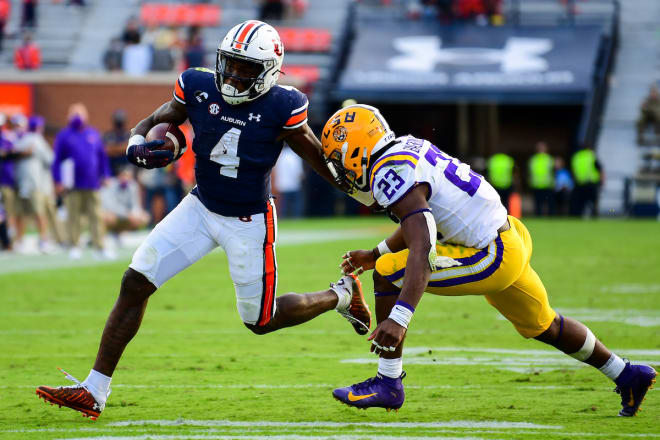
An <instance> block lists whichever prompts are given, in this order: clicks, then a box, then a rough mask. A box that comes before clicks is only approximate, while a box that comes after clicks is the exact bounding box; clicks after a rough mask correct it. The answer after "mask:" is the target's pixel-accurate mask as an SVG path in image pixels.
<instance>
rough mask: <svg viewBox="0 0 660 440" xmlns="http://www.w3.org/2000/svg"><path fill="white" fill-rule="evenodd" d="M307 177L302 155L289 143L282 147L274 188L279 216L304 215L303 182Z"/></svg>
mask: <svg viewBox="0 0 660 440" xmlns="http://www.w3.org/2000/svg"><path fill="white" fill-rule="evenodd" d="M304 178H305V171H304V169H303V162H302V159H301V158H300V156H298V155H297V154H296V153H294V152H293V150H291V148H290V147H289V146H288V145H285V146H284V148H283V149H282V153H281V154H280V157H279V159H278V160H277V163H276V164H275V168H274V169H273V183H274V190H275V191H276V192H277V194H278V197H277V199H276V202H277V215H278V217H282V218H285V217H294V218H298V217H302V216H303V213H304V212H305V205H304V203H305V198H304V197H305V195H304V193H303V186H302V182H303V179H304Z"/></svg>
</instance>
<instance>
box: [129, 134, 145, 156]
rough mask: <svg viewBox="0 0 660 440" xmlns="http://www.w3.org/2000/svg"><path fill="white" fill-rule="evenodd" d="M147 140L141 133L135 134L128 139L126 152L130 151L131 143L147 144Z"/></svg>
mask: <svg viewBox="0 0 660 440" xmlns="http://www.w3.org/2000/svg"><path fill="white" fill-rule="evenodd" d="M146 143H147V140H146V139H145V138H144V136H142V135H141V134H134V135H133V136H131V137H130V138H129V139H128V145H127V146H126V153H128V147H130V146H131V145H142V144H146Z"/></svg>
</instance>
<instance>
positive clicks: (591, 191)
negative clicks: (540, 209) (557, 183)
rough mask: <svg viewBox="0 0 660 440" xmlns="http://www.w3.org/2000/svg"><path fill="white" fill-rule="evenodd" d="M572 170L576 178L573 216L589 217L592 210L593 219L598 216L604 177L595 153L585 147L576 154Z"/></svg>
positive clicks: (572, 208)
mask: <svg viewBox="0 0 660 440" xmlns="http://www.w3.org/2000/svg"><path fill="white" fill-rule="evenodd" d="M571 170H572V171H573V177H575V189H574V190H573V200H572V202H571V205H572V207H571V215H575V216H582V215H587V212H588V211H587V209H590V210H591V214H592V215H593V217H596V216H598V190H599V187H600V185H601V183H602V182H603V175H602V172H601V166H600V162H598V159H596V154H595V153H594V151H593V150H592V149H590V148H589V147H585V148H583V149H582V150H580V151H578V152H577V153H575V154H574V155H573V157H572V158H571Z"/></svg>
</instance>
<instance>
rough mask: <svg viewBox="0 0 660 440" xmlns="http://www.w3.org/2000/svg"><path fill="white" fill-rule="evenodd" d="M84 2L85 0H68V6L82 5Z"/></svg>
mask: <svg viewBox="0 0 660 440" xmlns="http://www.w3.org/2000/svg"><path fill="white" fill-rule="evenodd" d="M85 4H86V2H85V0H69V6H78V7H83V6H85Z"/></svg>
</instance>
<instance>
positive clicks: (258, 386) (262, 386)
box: [0, 369, 578, 390]
mask: <svg viewBox="0 0 660 440" xmlns="http://www.w3.org/2000/svg"><path fill="white" fill-rule="evenodd" d="M535 370H536V369H535ZM526 372H527V371H526ZM345 385H346V384H345V383H336V384H328V383H304V384H277V385H273V384H265V383H257V384H254V383H249V384H248V383H245V384H218V383H210V384H201V385H200V384H177V385H175V384H152V385H144V384H113V385H112V388H113V389H115V388H121V389H127V390H132V389H136V390H149V389H173V390H188V389H198V390H206V389H211V390H213V389H219V390H222V389H251V388H254V389H266V390H280V389H282V390H288V389H308V388H316V389H331V388H339V387H342V386H345ZM510 386H511V385H510V384H503V383H502V384H489V385H450V384H440V385H411V384H406V389H407V390H409V389H412V390H469V389H484V388H504V387H510ZM35 387H36V385H34V384H30V385H0V389H2V390H7V389H34V388H35ZM577 387H578V385H518V386H516V388H521V389H530V390H559V389H561V390H570V389H575V388H577Z"/></svg>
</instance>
